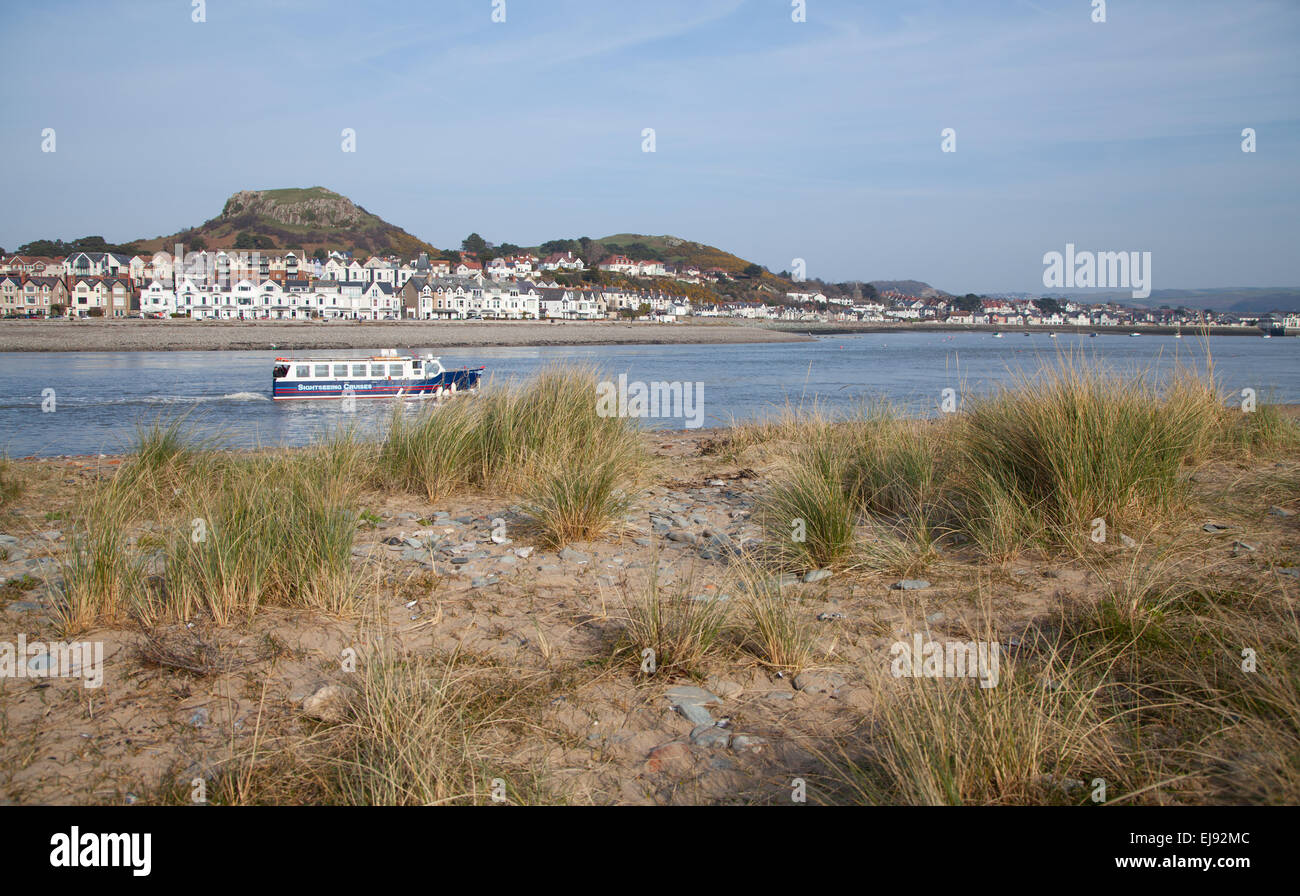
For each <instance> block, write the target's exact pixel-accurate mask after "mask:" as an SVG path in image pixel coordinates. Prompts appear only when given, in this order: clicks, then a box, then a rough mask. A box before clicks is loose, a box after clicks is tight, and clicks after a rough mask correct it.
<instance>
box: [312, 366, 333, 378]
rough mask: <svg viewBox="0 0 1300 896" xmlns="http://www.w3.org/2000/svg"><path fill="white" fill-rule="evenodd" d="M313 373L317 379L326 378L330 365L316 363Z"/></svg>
mask: <svg viewBox="0 0 1300 896" xmlns="http://www.w3.org/2000/svg"><path fill="white" fill-rule="evenodd" d="M315 375H316V377H317V378H318V379H322V380H323V379H328V378H329V375H330V366H329V365H328V364H317V365H316V373H315Z"/></svg>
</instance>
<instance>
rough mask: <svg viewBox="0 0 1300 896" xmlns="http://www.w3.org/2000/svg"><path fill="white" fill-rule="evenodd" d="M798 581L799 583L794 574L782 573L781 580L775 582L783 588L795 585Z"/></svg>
mask: <svg viewBox="0 0 1300 896" xmlns="http://www.w3.org/2000/svg"><path fill="white" fill-rule="evenodd" d="M798 581H799V577H798V576H797V575H795V574H794V573H792V572H783V573H781V578H779V579H778V580H777V584H778V585H780V586H781V587H783V588H784V587H785V586H786V585H794V584H797V583H798Z"/></svg>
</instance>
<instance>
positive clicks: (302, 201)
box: [137, 187, 438, 258]
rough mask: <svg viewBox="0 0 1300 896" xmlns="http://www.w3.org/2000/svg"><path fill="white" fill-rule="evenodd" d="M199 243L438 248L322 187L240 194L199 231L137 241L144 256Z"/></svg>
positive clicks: (408, 251) (404, 250) (408, 253)
mask: <svg viewBox="0 0 1300 896" xmlns="http://www.w3.org/2000/svg"><path fill="white" fill-rule="evenodd" d="M196 240H198V241H200V242H201V243H202V245H203V246H205V247H206V248H208V249H235V248H242V249H305V250H307V251H308V252H311V251H312V250H314V249H317V248H324V249H339V250H351V251H353V252H354V253H361V254H363V255H388V254H393V255H399V256H401V257H403V258H414V257H415V256H417V255H418V254H419V253H421V252H428V253H429V254H430V255H431V256H434V255H437V254H438V250H437V249H435V248H434V247H433V246H431V245H429V244H428V243H426V242H425V241H424V240H421V239H418V238H416V237H414V236H412V235H411V234H409V233H407V232H406V231H405V230H403V229H402V228H400V227H397V226H396V225H394V224H389V223H388V222H387V221H385V220H384V219H383V218H380V217H379V216H378V215H373V214H371V213H370V212H368V211H366V210H365V209H364V208H362V207H361V206H359V205H357V204H356V203H354V202H353V201H352V200H351V199H348V198H347V197H346V196H341V195H339V194H338V193H335V192H334V191H333V190H327V189H325V188H324V187H306V188H294V189H284V190H241V191H239V192H238V193H236V194H234V195H233V196H231V197H230V198H229V199H227V200H226V204H225V207H224V208H222V210H221V214H220V215H218V216H217V217H215V218H212V219H211V220H209V221H206V222H204V223H203V224H202V225H200V226H198V227H193V228H190V229H189V230H183V231H181V232H180V233H177V234H173V235H172V236H166V237H162V238H160V239H155V240H138V241H137V245H138V246H139V247H140V249H141V251H143V252H157V251H160V250H161V251H169V250H171V248H172V247H173V245H174V244H176V243H178V242H179V243H183V244H185V245H186V246H187V247H189V246H193V245H194V244H195V241H196Z"/></svg>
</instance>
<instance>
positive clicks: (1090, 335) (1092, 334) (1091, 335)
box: [1088, 333, 1097, 339]
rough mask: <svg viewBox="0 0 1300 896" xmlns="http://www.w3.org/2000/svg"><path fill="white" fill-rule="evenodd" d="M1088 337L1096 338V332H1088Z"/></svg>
mask: <svg viewBox="0 0 1300 896" xmlns="http://www.w3.org/2000/svg"><path fill="white" fill-rule="evenodd" d="M1088 338H1089V339H1096V338H1097V334H1096V333H1089V334H1088Z"/></svg>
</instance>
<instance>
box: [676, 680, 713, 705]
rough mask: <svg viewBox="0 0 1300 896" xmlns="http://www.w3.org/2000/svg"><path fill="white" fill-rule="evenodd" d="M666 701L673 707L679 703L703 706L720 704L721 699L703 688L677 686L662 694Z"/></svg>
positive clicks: (687, 685)
mask: <svg viewBox="0 0 1300 896" xmlns="http://www.w3.org/2000/svg"><path fill="white" fill-rule="evenodd" d="M664 696H665V697H667V698H668V701H669V702H670V703H672V704H673V705H677V704H679V703H694V704H696V705H697V706H704V705H707V704H709V703H721V702H722V699H721V698H720V697H718V695H717V694H714V693H713V692H712V691H706V690H705V689H704V688H697V687H695V686H694V685H689V684H679V685H677V686H676V687H671V688H669V689H668V691H667V692H666V693H665V694H664Z"/></svg>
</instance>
